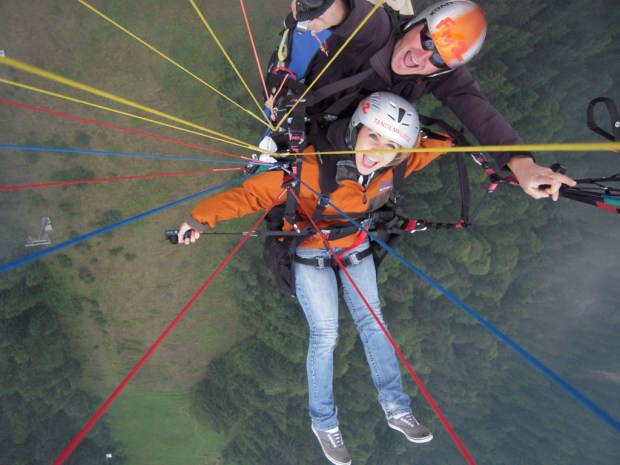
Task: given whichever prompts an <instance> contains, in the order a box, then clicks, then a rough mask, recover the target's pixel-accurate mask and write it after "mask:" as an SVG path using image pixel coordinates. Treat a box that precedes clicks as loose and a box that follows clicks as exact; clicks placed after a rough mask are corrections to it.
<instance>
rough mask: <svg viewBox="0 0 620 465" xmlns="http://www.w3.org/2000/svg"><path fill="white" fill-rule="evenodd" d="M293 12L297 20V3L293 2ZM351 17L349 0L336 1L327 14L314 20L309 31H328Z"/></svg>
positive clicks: (309, 25) (309, 26)
mask: <svg viewBox="0 0 620 465" xmlns="http://www.w3.org/2000/svg"><path fill="white" fill-rule="evenodd" d="M291 11H292V12H293V16H294V17H295V18H297V2H296V1H295V0H293V1H292V2H291ZM348 15H349V4H348V1H347V0H336V1H335V2H334V3H333V4H332V6H330V7H329V8H328V9H327V11H326V12H325V13H323V14H322V15H321V16H319V17H318V18H315V19H313V20H312V21H310V23H309V24H308V30H309V31H314V32H321V31H324V30H326V29H329V28H332V27H335V26H338V25H339V24H341V23H342V22H343V21H344V20H345V19H346V17H347V16H348Z"/></svg>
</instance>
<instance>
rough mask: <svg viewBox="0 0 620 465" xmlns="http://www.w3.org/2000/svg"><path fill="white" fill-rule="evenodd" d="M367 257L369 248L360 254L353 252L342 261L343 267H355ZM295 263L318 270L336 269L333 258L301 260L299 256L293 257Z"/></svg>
mask: <svg viewBox="0 0 620 465" xmlns="http://www.w3.org/2000/svg"><path fill="white" fill-rule="evenodd" d="M369 255H372V249H371V248H370V247H369V248H367V249H366V250H362V251H361V252H353V253H352V254H350V255H349V256H347V257H346V258H344V259H342V263H343V264H344V266H355V265H359V264H360V263H362V260H363V259H364V258H366V257H368V256H369ZM294 260H295V263H299V264H301V265H308V266H313V267H315V268H316V269H318V270H322V269H324V268H338V262H337V261H336V259H335V258H334V257H314V258H302V257H300V256H299V255H295V257H294Z"/></svg>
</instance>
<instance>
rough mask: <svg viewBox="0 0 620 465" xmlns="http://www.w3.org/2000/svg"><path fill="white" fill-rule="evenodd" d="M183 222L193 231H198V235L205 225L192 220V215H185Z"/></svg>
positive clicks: (194, 219)
mask: <svg viewBox="0 0 620 465" xmlns="http://www.w3.org/2000/svg"><path fill="white" fill-rule="evenodd" d="M185 222H186V223H187V224H188V225H189V226H190V227H191V228H192V229H195V230H196V231H198V232H199V233H202V232H203V231H204V230H205V229H206V228H207V225H205V224H202V223H201V222H200V221H198V220H197V219H196V218H194V217H193V216H192V215H187V216H186V217H185Z"/></svg>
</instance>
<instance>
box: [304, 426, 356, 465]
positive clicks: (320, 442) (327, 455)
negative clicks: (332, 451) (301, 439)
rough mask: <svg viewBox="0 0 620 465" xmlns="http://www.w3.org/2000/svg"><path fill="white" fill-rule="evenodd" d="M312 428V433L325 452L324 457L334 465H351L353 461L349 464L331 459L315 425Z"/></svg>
mask: <svg viewBox="0 0 620 465" xmlns="http://www.w3.org/2000/svg"><path fill="white" fill-rule="evenodd" d="M310 426H311V428H312V432H313V433H314V435H315V436H316V438H317V439H318V440H319V446H321V449H322V450H323V455H324V456H325V458H326V459H327V460H329V461H330V462H331V463H333V464H334V465H351V460H349V461H348V462H339V461H338V460H336V459H335V458H333V457H330V456H329V454H328V453H327V452H326V451H325V447H323V442H322V441H321V438H320V437H319V433H317V432H316V429H315V428H314V424H311V425H310Z"/></svg>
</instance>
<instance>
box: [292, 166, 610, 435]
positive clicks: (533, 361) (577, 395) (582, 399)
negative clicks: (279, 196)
mask: <svg viewBox="0 0 620 465" xmlns="http://www.w3.org/2000/svg"><path fill="white" fill-rule="evenodd" d="M287 172H288V173H289V174H291V175H292V176H293V177H294V178H295V179H297V181H298V182H301V183H302V184H303V185H304V186H306V188H308V189H309V190H310V191H312V192H313V193H314V194H316V195H317V196H319V198H320V199H321V201H322V202H325V203H327V204H328V205H330V206H331V207H332V208H334V209H335V210H336V211H337V212H338V213H339V214H340V215H342V217H343V218H345V219H346V220H348V221H350V222H351V223H352V224H354V225H355V226H356V227H357V228H358V229H360V230H361V231H364V232H365V233H366V234H368V236H369V237H371V238H372V239H373V240H375V241H377V242H378V243H379V244H381V246H382V247H383V248H385V250H387V251H388V252H389V253H390V254H392V255H393V256H394V257H396V259H397V260H398V261H400V262H401V263H403V264H404V265H405V266H407V268H409V269H410V270H411V271H413V272H414V273H415V274H417V275H418V276H419V277H421V278H422V279H423V280H424V281H426V282H427V283H428V284H430V285H431V286H432V287H433V288H435V289H436V290H437V291H439V292H440V293H441V294H443V296H444V297H446V298H447V299H448V300H450V301H451V302H452V303H453V304H455V305H456V306H457V307H459V308H460V309H462V310H464V311H465V312H466V313H467V314H468V315H469V316H471V317H472V318H473V319H474V320H476V321H477V322H478V323H480V325H482V326H483V327H484V328H485V329H486V330H488V331H489V332H490V333H491V334H493V335H494V336H495V337H496V338H498V339H499V340H500V341H502V342H503V343H504V344H506V345H507V346H508V347H510V348H511V349H512V350H513V351H515V352H516V353H517V355H519V356H520V357H522V358H523V359H524V360H525V361H527V362H528V363H529V364H530V365H532V366H533V367H534V368H536V369H537V370H538V371H540V372H541V373H542V374H543V375H544V376H545V377H547V378H548V379H549V380H550V381H552V382H553V383H555V384H557V385H558V386H559V387H560V388H562V389H563V390H564V391H565V392H566V393H567V394H569V395H570V396H571V397H573V398H574V399H575V400H577V401H578V402H579V403H581V404H582V405H583V406H584V407H586V408H587V409H588V410H590V411H591V412H592V413H594V414H595V415H596V416H597V417H599V418H600V419H601V420H602V421H604V422H605V423H607V424H608V425H609V426H611V427H612V428H613V429H614V430H615V431H616V432H617V433H620V421H618V420H617V419H616V418H614V417H613V416H612V415H610V414H609V413H608V412H606V411H605V410H604V409H603V408H601V407H600V406H599V405H597V404H596V403H594V402H593V401H592V400H590V399H589V398H588V397H586V396H585V395H584V394H582V393H581V392H580V391H579V390H577V389H576V388H575V387H573V386H572V385H571V384H569V383H568V382H567V381H565V380H564V379H563V378H562V377H561V376H559V375H558V374H557V373H555V372H554V371H553V370H551V369H550V368H549V367H547V366H546V365H545V364H543V363H542V362H541V361H540V360H538V359H537V358H536V357H534V356H533V355H532V354H530V353H529V352H528V351H527V350H525V349H524V348H523V347H521V346H520V345H519V344H517V343H516V342H515V341H513V340H512V339H511V338H510V337H508V336H507V335H505V334H504V333H502V332H501V331H500V330H499V329H497V328H496V327H495V326H493V325H492V324H491V323H490V322H488V321H487V320H485V319H484V318H483V317H482V316H480V315H479V314H478V313H476V312H475V311H474V310H473V309H471V308H470V307H469V306H468V305H467V304H465V303H464V302H462V301H461V300H459V299H458V298H457V297H456V296H454V295H453V294H452V293H450V292H449V291H448V290H447V289H446V288H444V287H443V286H442V285H441V284H439V283H438V282H437V281H435V280H434V279H433V278H431V277H430V276H428V275H427V274H426V273H424V272H423V271H422V270H421V269H420V268H418V267H416V266H415V265H414V264H412V263H411V262H409V261H408V260H407V259H406V258H404V257H403V256H402V255H400V254H399V253H398V252H396V251H395V250H394V249H392V248H391V247H390V246H389V245H387V244H386V243H385V242H383V241H382V240H381V239H379V238H378V237H376V236H375V235H374V234H372V233H371V232H370V231H368V229H366V228H365V227H363V226H362V225H361V224H360V223H359V222H358V221H356V220H354V219H353V218H352V217H351V216H349V215H347V213H345V212H344V211H342V210H341V209H340V208H338V207H337V206H336V205H334V204H333V203H331V202H330V200H329V199H328V198H327V197H325V196H323V195H321V194H320V193H319V192H317V191H315V190H314V189H313V188H312V187H311V186H309V185H308V184H306V183H305V182H304V181H302V180H301V179H299V178H298V177H297V176H295V175H294V174H292V173H291V172H290V171H288V170H287Z"/></svg>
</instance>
